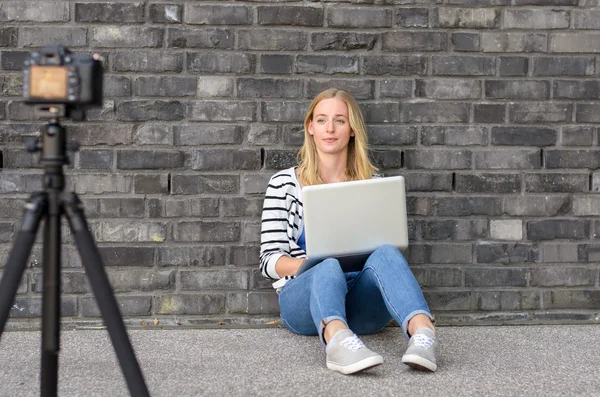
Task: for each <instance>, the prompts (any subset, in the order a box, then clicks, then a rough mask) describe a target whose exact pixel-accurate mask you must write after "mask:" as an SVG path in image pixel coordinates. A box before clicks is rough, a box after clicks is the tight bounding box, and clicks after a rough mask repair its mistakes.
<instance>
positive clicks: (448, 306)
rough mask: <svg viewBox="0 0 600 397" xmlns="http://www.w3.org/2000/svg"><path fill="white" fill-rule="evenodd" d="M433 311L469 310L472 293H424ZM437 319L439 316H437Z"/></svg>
mask: <svg viewBox="0 0 600 397" xmlns="http://www.w3.org/2000/svg"><path fill="white" fill-rule="evenodd" d="M423 294H424V295H425V299H426V300H427V304H428V305H429V307H430V309H431V310H435V311H436V313H437V312H438V311H443V310H469V308H470V307H471V291H427V292H424V293H423ZM436 317H437V315H436Z"/></svg>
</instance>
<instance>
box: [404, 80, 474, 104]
mask: <svg viewBox="0 0 600 397" xmlns="http://www.w3.org/2000/svg"><path fill="white" fill-rule="evenodd" d="M415 95H416V96H418V97H424V98H433V99H477V98H480V97H481V82H479V81H477V80H465V79H431V80H416V89H415Z"/></svg>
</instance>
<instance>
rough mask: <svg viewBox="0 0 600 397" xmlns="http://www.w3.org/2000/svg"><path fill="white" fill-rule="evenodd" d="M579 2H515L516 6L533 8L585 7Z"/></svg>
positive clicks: (539, 0)
mask: <svg viewBox="0 0 600 397" xmlns="http://www.w3.org/2000/svg"><path fill="white" fill-rule="evenodd" d="M583 1H585V0H583ZM580 3H581V1H579V0H515V1H514V4H515V5H516V6H524V5H533V6H576V5H580V6H584V5H583V4H580Z"/></svg>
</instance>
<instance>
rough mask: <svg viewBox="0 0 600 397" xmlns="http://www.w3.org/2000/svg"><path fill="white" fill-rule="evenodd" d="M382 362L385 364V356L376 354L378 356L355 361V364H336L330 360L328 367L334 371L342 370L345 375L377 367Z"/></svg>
mask: <svg viewBox="0 0 600 397" xmlns="http://www.w3.org/2000/svg"><path fill="white" fill-rule="evenodd" d="M381 364H383V357H381V356H376V357H367V358H365V359H362V360H360V361H358V362H355V363H354V364H350V365H339V364H334V363H330V362H328V363H327V368H329V369H331V370H333V371H338V372H341V373H342V374H344V375H350V374H354V373H357V372H360V371H364V370H367V369H369V368H373V367H376V366H378V365H381Z"/></svg>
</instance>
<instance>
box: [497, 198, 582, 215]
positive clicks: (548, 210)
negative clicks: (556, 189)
mask: <svg viewBox="0 0 600 397" xmlns="http://www.w3.org/2000/svg"><path fill="white" fill-rule="evenodd" d="M503 201H504V203H503V209H502V210H503V212H505V213H506V214H507V215H511V216H543V217H548V216H556V215H565V214H568V213H569V212H570V209H571V200H570V198H569V197H568V196H558V195H545V196H520V197H519V196H517V197H506V198H504V200H503Z"/></svg>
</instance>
